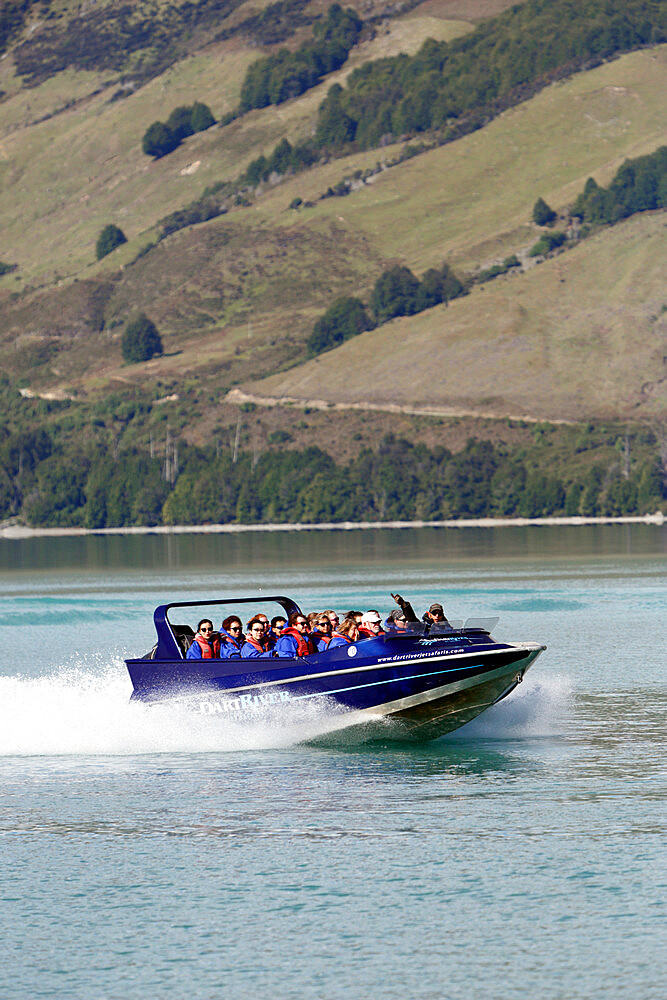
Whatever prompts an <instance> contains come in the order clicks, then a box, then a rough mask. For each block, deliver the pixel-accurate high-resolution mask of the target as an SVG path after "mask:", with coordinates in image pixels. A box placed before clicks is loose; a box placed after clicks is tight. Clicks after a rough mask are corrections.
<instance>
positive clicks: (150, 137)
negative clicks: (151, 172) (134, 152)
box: [141, 122, 181, 160]
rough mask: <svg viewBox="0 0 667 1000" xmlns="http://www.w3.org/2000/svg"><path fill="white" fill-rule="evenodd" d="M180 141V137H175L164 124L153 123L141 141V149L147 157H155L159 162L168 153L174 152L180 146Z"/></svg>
mask: <svg viewBox="0 0 667 1000" xmlns="http://www.w3.org/2000/svg"><path fill="white" fill-rule="evenodd" d="M180 141H181V140H180V139H179V138H178V136H176V135H174V133H173V132H172V131H171V129H170V128H167V126H166V125H165V124H164V122H153V124H152V125H149V126H148V128H147V129H146V131H145V132H144V137H143V139H142V140H141V148H142V149H143V151H144V153H145V154H146V156H153V157H155V159H156V160H159V159H160V157H161V156H166V155H167V153H171V152H173V150H174V149H176V147H177V146H178V145H180Z"/></svg>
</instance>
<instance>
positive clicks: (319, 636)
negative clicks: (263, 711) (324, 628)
mask: <svg viewBox="0 0 667 1000" xmlns="http://www.w3.org/2000/svg"><path fill="white" fill-rule="evenodd" d="M310 638H311V639H314V640H315V642H323V643H324V648H325V649H326V648H327V646H328V645H329V643H330V642H331V636H330V635H326V634H325V633H324V632H311V633H310Z"/></svg>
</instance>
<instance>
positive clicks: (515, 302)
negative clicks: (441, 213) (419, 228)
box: [235, 213, 667, 421]
mask: <svg viewBox="0 0 667 1000" xmlns="http://www.w3.org/2000/svg"><path fill="white" fill-rule="evenodd" d="M665 230H666V220H665V217H664V214H662V213H656V214H653V215H651V214H649V215H644V216H638V217H635V218H633V219H631V220H628V221H627V222H624V223H622V224H619V225H618V226H616V227H614V229H611V230H606V231H604V232H601V233H599V234H598V235H596V236H595V237H592V238H591V239H589V240H587V241H585V242H583V243H581V244H579V245H578V246H577V247H575V248H573V249H572V250H570V251H569V252H566V253H563V254H562V255H560V256H558V257H556V258H553V259H550V260H547V261H545V262H544V263H543V264H542V265H540V266H539V267H536V268H533V269H531V270H530V271H528V272H526V273H525V274H519V275H517V276H511V277H510V276H507V277H504V278H499V279H496V280H495V281H494V282H492V283H490V284H487V285H485V286H483V287H481V288H478V289H475V290H474V291H473V293H472V294H471V295H470V296H468V297H466V298H462V299H457V300H455V301H454V302H452V303H450V305H449V307H445V306H439V307H437V308H435V309H431V310H428V311H427V312H424V313H421V314H419V315H418V316H411V317H405V318H401V319H397V320H394V321H393V322H391V323H388V324H385V325H384V326H381V327H379V328H377V329H376V330H373V331H371V332H369V333H364V334H362V335H361V336H359V337H355V338H354V339H353V340H351V341H348V342H347V343H345V344H343V345H342V346H341V347H339V348H337V349H336V350H335V351H332V352H329V353H327V354H324V355H321V356H320V357H318V358H316V359H314V360H313V361H309V362H308V363H306V364H304V365H301V366H299V367H298V368H293V369H291V370H290V371H288V372H284V373H282V374H281V375H276V376H272V377H270V378H268V379H265V380H263V381H259V382H251V383H247V384H245V385H244V386H243V387H242V388H243V390H244V391H245V392H247V393H251V394H252V395H250V396H238V395H237V396H236V397H235V398H237V399H240V400H243V399H254V398H255V396H257V397H259V399H260V400H261V401H264V402H268V401H270V400H271V399H278V400H279V399H281V398H282V399H283V400H284V401H287V400H289V401H293V402H297V403H301V404H305V405H308V403H309V401H312V400H318V401H324V402H325V403H336V404H342V405H345V404H348V405H357V406H358V405H362V406H363V405H367V404H371V405H374V406H379V407H382V406H387V405H391V404H394V405H398V406H405V407H408V408H410V409H412V410H416V411H422V412H429V411H434V412H438V413H441V414H446V413H450V414H452V415H457V414H466V413H467V414H473V413H475V414H478V415H483V416H488V417H501V416H507V415H511V416H514V417H517V418H521V417H529V418H533V419H536V418H537V419H540V418H541V419H550V420H556V421H557V420H559V419H565V420H575V421H576V420H586V419H590V418H601V419H610V418H613V417H618V418H621V419H641V418H649V419H650V418H655V417H657V416H659V415H663V416H664V415H665V413H667V310H666V309H665V306H667V302H666V301H665V288H666V287H667V268H666V265H665V260H666V257H665V245H666V241H665V235H666V232H665ZM311 405H312V404H311Z"/></svg>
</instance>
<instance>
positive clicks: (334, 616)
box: [322, 608, 340, 629]
mask: <svg viewBox="0 0 667 1000" xmlns="http://www.w3.org/2000/svg"><path fill="white" fill-rule="evenodd" d="M322 614H323V615H326V616H327V618H328V619H329V621H330V622H331V627H332V628H333V629H335V628H336V626H337V625H338V623H339V621H340V618H339V617H338V615H337V614H336V612H335V611H332V610H331V609H330V608H329V609H328V610H327V611H323V612H322Z"/></svg>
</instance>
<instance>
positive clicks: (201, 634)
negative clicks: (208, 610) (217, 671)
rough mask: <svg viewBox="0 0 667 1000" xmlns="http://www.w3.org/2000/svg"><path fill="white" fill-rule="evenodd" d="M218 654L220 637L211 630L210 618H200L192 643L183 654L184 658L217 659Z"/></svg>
mask: <svg viewBox="0 0 667 1000" xmlns="http://www.w3.org/2000/svg"><path fill="white" fill-rule="evenodd" d="M219 656H220V639H219V637H218V634H217V632H214V631H213V622H212V621H211V619H210V618H202V620H201V621H200V622H199V625H197V632H196V635H195V637H194V639H193V640H192V645H191V646H190V648H189V649H188V651H187V653H186V654H185V658H186V660H217V659H218V657H219Z"/></svg>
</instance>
